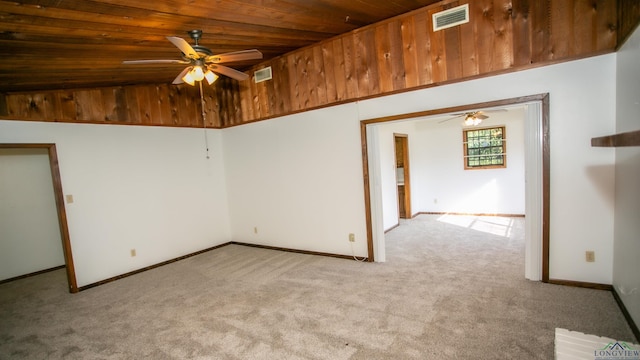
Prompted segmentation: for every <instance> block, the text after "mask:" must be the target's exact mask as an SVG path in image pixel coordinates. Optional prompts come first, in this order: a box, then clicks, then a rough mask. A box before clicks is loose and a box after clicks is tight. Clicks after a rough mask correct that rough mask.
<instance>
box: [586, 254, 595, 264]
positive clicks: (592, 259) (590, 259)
mask: <svg viewBox="0 0 640 360" xmlns="http://www.w3.org/2000/svg"><path fill="white" fill-rule="evenodd" d="M585 260H587V262H596V252H595V251H587V252H585Z"/></svg>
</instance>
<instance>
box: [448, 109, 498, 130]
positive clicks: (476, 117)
mask: <svg viewBox="0 0 640 360" xmlns="http://www.w3.org/2000/svg"><path fill="white" fill-rule="evenodd" d="M502 111H507V109H496V110H479V111H470V112H465V113H460V114H453V117H451V118H448V119H444V120H441V121H438V124H442V123H444V122H447V121H449V120H453V119H457V118H459V117H464V125H466V126H478V125H480V124H481V123H482V120H485V119H488V118H489V116H488V115H485V113H490V112H502Z"/></svg>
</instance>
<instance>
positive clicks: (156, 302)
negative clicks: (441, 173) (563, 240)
mask: <svg viewBox="0 0 640 360" xmlns="http://www.w3.org/2000/svg"><path fill="white" fill-rule="evenodd" d="M523 224H524V220H523V219H518V218H476V219H469V218H464V217H445V218H441V217H439V216H427V215H421V216H419V217H417V218H415V219H413V220H409V221H406V222H403V224H402V225H401V226H400V227H398V228H396V229H394V230H393V231H391V232H389V233H388V234H387V258H388V262H387V263H384V264H378V263H375V264H371V263H359V262H356V261H350V260H342V259H334V258H327V257H319V256H311V255H302V254H295V253H286V252H280V251H274V250H264V249H257V248H250V247H244V246H239V245H230V246H226V247H223V248H220V249H217V250H214V251H210V252H208V253H205V254H202V255H198V256H195V257H192V258H189V259H186V260H183V261H179V262H176V263H173V264H171V265H167V266H164V267H162V268H158V269H155V270H152V271H147V272H144V273H141V274H138V275H135V276H131V277H128V278H125V279H122V280H119V281H116V282H112V283H109V284H106V285H102V286H99V287H96V288H92V289H90V290H86V291H83V292H81V293H79V294H76V295H71V294H68V293H67V292H66V282H65V275H64V271H62V270H60V271H55V272H51V273H47V274H44V275H40V276H37V277H32V278H27V279H23V280H19V281H15V282H12V283H7V284H3V285H0V359H22V358H25V359H142V358H147V359H505V358H512V359H552V358H553V341H554V329H555V328H556V327H562V328H566V329H569V330H575V331H581V332H584V333H588V334H596V335H599V336H606V337H610V338H614V339H618V340H622V341H628V342H635V339H634V338H633V335H632V333H631V330H630V329H629V327H628V325H627V324H626V322H625V320H624V318H623V316H622V314H621V312H620V310H619V309H618V307H617V305H616V303H615V301H614V299H613V297H612V295H611V293H609V292H606V291H598V290H588V289H579V288H570V287H563V286H558V285H548V284H542V283H537V282H529V281H527V280H524V278H523V274H524V270H523V263H524V259H523V257H524V244H523V239H522V227H523Z"/></svg>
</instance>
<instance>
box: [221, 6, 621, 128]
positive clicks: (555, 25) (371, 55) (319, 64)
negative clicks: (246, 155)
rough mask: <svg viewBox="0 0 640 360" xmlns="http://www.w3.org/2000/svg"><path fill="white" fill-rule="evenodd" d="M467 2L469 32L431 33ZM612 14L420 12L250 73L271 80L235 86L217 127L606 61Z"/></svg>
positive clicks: (477, 9)
mask: <svg viewBox="0 0 640 360" xmlns="http://www.w3.org/2000/svg"><path fill="white" fill-rule="evenodd" d="M467 2H468V3H469V14H470V22H469V23H467V24H463V25H461V26H457V27H454V28H450V29H446V30H442V31H438V32H433V30H432V20H431V15H432V14H433V13H435V12H439V11H442V10H445V9H448V8H451V7H455V6H458V5H460V4H464V3H467ZM623 2H624V1H623ZM617 11H618V8H617V5H616V2H615V1H608V0H596V1H587V0H536V1H527V0H472V1H448V2H446V3H445V4H442V3H441V4H438V5H437V6H430V7H426V8H423V9H420V10H417V11H414V12H412V13H408V14H405V15H401V16H399V17H396V18H393V19H390V20H388V21H383V22H380V23H377V24H374V25H371V26H368V27H365V28H361V29H358V30H355V31H353V32H351V33H349V34H346V35H343V36H340V37H336V38H333V39H331V40H329V41H324V42H321V43H319V44H316V45H313V46H311V47H307V48H304V49H301V50H298V51H294V52H291V53H289V54H287V55H285V56H283V57H280V58H277V59H274V60H272V61H270V62H265V63H264V64H261V66H258V67H256V68H255V69H252V71H251V72H250V73H252V72H253V71H254V70H257V69H260V68H262V67H265V66H271V67H272V72H273V77H274V79H273V80H272V81H268V82H263V83H259V84H255V83H254V82H250V81H248V82H244V83H242V84H240V101H241V106H242V112H241V113H242V118H232V117H230V118H228V121H229V122H224V125H225V126H230V125H236V124H240V123H245V122H250V121H255V120H258V119H263V118H269V117H273V116H278V115H282V114H287V113H290V112H296V111H300V110H305V109H311V108H315V107H321V106H324V105H327V104H335V103H340V102H343V101H348V100H353V99H358V98H367V97H373V96H378V95H383V94H389V93H393V92H399V91H404V90H409V89H415V88H419V87H425V86H429V85H433V84H437V83H443V82H451V81H456V80H462V79H468V78H473V77H477V76H483V75H489V74H495V73H500V72H505V71H515V70H521V69H525V68H528V67H531V66H539V65H543V64H548V63H551V62H558V61H564V60H570V59H575V58H579V57H586V56H592V55H596V54H602V53H606V52H611V51H614V50H615V47H616V44H617V18H618V15H617Z"/></svg>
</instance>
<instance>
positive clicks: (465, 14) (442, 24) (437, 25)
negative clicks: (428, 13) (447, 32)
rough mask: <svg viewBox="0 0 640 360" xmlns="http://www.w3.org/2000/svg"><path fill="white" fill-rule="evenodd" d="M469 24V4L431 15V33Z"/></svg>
mask: <svg viewBox="0 0 640 360" xmlns="http://www.w3.org/2000/svg"><path fill="white" fill-rule="evenodd" d="M468 22H469V4H464V5H460V6H456V7H454V8H451V9H449V10H445V11H441V12H439V13H435V14H433V31H438V30H442V29H447V28H450V27H453V26H457V25H460V24H465V23H468Z"/></svg>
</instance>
